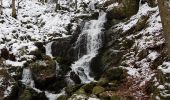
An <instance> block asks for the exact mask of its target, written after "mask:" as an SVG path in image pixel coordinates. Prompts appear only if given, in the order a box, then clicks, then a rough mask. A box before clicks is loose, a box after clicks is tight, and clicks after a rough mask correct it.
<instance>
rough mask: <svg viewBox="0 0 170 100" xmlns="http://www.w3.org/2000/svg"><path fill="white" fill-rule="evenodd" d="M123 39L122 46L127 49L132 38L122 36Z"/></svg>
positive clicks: (132, 41) (130, 44)
mask: <svg viewBox="0 0 170 100" xmlns="http://www.w3.org/2000/svg"><path fill="white" fill-rule="evenodd" d="M123 40H124V41H123V42H122V46H123V48H124V49H129V48H131V47H132V46H133V44H134V40H131V39H127V38H124V39H123Z"/></svg>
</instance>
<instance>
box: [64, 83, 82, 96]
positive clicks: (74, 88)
mask: <svg viewBox="0 0 170 100" xmlns="http://www.w3.org/2000/svg"><path fill="white" fill-rule="evenodd" d="M81 86H82V85H72V86H68V87H66V88H65V91H66V93H67V94H68V95H71V94H73V93H74V92H76V91H77V90H78V89H79V88H80V87H81Z"/></svg>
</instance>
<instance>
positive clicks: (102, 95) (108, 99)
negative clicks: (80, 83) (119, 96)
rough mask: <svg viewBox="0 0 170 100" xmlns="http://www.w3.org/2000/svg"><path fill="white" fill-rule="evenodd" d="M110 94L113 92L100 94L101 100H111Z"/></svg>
mask: <svg viewBox="0 0 170 100" xmlns="http://www.w3.org/2000/svg"><path fill="white" fill-rule="evenodd" d="M110 92H111V91H109V92H108V91H105V92H102V93H100V94H99V98H100V99H103V100H110V95H109V94H110Z"/></svg>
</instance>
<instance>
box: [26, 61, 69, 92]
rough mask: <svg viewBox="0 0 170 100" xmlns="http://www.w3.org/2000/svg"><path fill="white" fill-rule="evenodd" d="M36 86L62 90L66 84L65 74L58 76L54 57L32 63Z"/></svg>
mask: <svg viewBox="0 0 170 100" xmlns="http://www.w3.org/2000/svg"><path fill="white" fill-rule="evenodd" d="M29 66H30V68H31V72H32V75H33V79H34V81H35V87H37V88H39V89H42V90H49V91H54V92H60V90H61V89H62V88H63V87H65V86H66V81H65V77H64V76H57V77H56V62H55V61H54V60H52V59H49V58H48V59H45V60H37V61H36V62H34V63H31V64H30V65H29Z"/></svg>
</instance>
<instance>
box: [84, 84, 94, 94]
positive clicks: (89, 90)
mask: <svg viewBox="0 0 170 100" xmlns="http://www.w3.org/2000/svg"><path fill="white" fill-rule="evenodd" d="M95 85H96V83H94V82H91V83H88V84H85V85H83V86H82V87H81V88H82V89H84V91H85V92H86V93H87V94H91V93H92V91H93V88H94V86H95Z"/></svg>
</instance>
